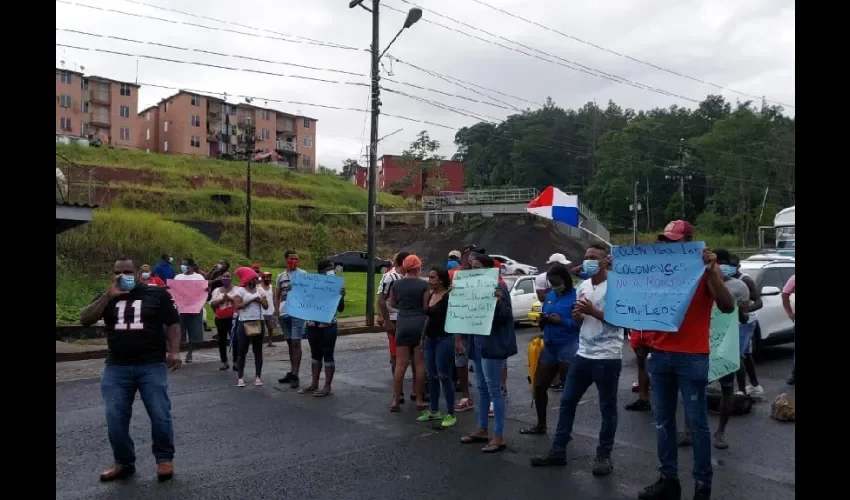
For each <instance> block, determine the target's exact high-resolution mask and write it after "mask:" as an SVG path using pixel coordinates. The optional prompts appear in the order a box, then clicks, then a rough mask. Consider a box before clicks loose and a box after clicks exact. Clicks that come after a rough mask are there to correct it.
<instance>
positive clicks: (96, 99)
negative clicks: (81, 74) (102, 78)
mask: <svg viewBox="0 0 850 500" xmlns="http://www.w3.org/2000/svg"><path fill="white" fill-rule="evenodd" d="M89 102H92V103H94V104H105V105H107V106H109V103H110V102H111V96H110V95H109V91H108V90H99V89H92V90H90V91H89Z"/></svg>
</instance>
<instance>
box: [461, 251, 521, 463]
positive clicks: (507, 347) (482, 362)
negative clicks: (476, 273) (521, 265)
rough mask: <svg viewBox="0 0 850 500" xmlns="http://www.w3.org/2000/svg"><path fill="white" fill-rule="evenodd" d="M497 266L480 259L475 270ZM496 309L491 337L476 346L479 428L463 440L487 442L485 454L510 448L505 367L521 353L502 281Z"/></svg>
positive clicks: (487, 258) (477, 338) (476, 340)
mask: <svg viewBox="0 0 850 500" xmlns="http://www.w3.org/2000/svg"><path fill="white" fill-rule="evenodd" d="M493 267H495V266H494V262H493V259H492V258H491V257H490V256H487V255H476V256H475V257H474V261H473V268H475V269H488V268H493ZM494 296H495V297H496V307H495V311H494V314H493V323H492V325H491V327H490V335H476V336H475V338H474V340H473V343H474V345H475V349H476V351H477V353H478V359H476V360H474V361H473V363H474V364H475V385H476V387H477V388H478V412H477V417H478V428H477V429H476V430H475V431H473V432H472V433H471V434H469V435H467V436H464V437H463V438H461V443H479V442H486V443H487V446H485V447H484V448H482V449H481V451H483V452H484V453H497V452H500V451H502V450H504V449H505V448H506V445H505V436H504V433H505V411H506V407H505V397H504V393H503V392H502V383H501V375H502V367H503V365H504V363H505V362H506V361H507V359H508V358H509V357H511V356H513V355H515V354H516V353H517V352H518V351H517V345H516V334H515V333H514V318H513V309H512V308H511V296H510V293H509V292H508V288H507V287H506V286H505V284H504V281H501V280H500V281H499V283H498V284H497V286H496V290H495V292H494ZM491 401H492V402H493V407H494V411H495V415H494V426H493V427H494V429H493V436H492V438H491V437H490V435H489V431H488V428H487V427H488V425H487V423H488V416H487V410H488V409H489V407H490V402H491Z"/></svg>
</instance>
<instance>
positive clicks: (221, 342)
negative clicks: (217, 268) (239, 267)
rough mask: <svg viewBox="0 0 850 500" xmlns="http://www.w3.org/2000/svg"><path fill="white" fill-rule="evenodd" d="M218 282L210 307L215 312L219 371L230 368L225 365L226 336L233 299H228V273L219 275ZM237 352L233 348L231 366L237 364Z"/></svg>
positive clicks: (230, 288)
mask: <svg viewBox="0 0 850 500" xmlns="http://www.w3.org/2000/svg"><path fill="white" fill-rule="evenodd" d="M219 282H220V283H221V286H219V287H218V288H216V289H215V290H213V292H212V300H211V301H210V306H212V308H213V310H214V311H215V329H216V332H217V333H218V337H217V340H218V355H219V358H221V367H220V368H219V370H227V369H228V368H230V365H229V364H227V346H228V336H229V335H230V331H231V329H232V328H233V299H232V298H231V297H230V294H231V293H232V292H233V278H232V276H231V274H230V272H228V271H225V272H224V273H223V274H221V275H220V278H219ZM236 345H238V344H236ZM237 352H238V350H237V348H234V349H233V366H236V364H237V362H236V361H237V360H236V357H237V356H236V355H237Z"/></svg>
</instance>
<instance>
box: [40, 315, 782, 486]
mask: <svg viewBox="0 0 850 500" xmlns="http://www.w3.org/2000/svg"><path fill="white" fill-rule="evenodd" d="M535 333H536V330H535V329H523V330H520V331H518V341H519V344H520V354H519V355H517V356H514V357H513V358H511V359H510V360H509V370H508V373H509V381H508V390H509V398H508V419H507V423H506V430H505V436H506V442H507V444H508V449H507V450H506V451H505V452H503V453H500V454H496V455H485V454H483V453H481V451H480V446H476V445H462V444H461V443H460V437H461V436H462V435H463V434H464V433H465V432H469V431H471V430H473V429H474V428H475V415H474V411H468V412H464V413H461V414H459V415H458V425H457V426H455V427H454V428H451V429H448V430H436V429H434V428H432V427H431V426H430V425H425V424H420V423H418V422H416V420H415V417H416V416H417V412H416V411H415V408H414V405H412V404H411V403H410V402H408V403H406V404H405V405H404V406H403V407H402V411H401V413H398V414H391V413H389V411H388V405H389V402H390V392H391V389H390V386H391V381H390V378H389V367H388V352H387V349H386V346H385V340H383V341H382V340H381V338H380V335H373V336H372V337H365V336H364V337H362V338H361V339H360V340H354V339H353V338H354V337H361V336H352V337H350V338H341V339H340V346H341V348H340V349H338V351H339V352H338V355H337V373H336V378H335V380H334V394H333V395H332V396H330V397H327V398H313V397H310V396H304V395H299V394H297V391H294V390H292V389H290V388H289V387H288V386H287V387H284V386H281V385H279V384H277V379H278V378H279V377H281V376H282V375H283V374H284V373H285V372H286V371H287V370H288V367H289V363H288V361H284V360H285V359H286V356H285V354H281V351H280V350H276V351H275V350H273V351H271V352H270V353H269V354H270V355H269V356H267V360H266V363H265V368H264V373H265V375H264V377H263V378H264V381H265V382H266V385H265V387H254V386H252V385H250V382H251V380H252V378H251V377H250V376H249V377H246V379H247V381H248V382H249V387H247V388H244V389H239V388H236V387H235V382H236V380H235V375H234V374H233V372H232V371H227V372H220V371H218V361H217V352H216V351H215V350H208V351H203V352H201V353H196V356H195V357H196V360H197V361H196V362H195V363H193V364H191V365H184V367H183V368H182V369H181V370H179V371H178V372H176V373H174V374H173V375H172V376H171V379H170V381H169V384H170V393H171V401H172V408H173V419H174V434H175V440H176V448H177V454H176V457H175V471H176V472H175V477H174V479H173V480H172V481H170V482H167V483H158V482H157V480H156V477H155V473H154V471H155V464H154V460H153V456H152V455H151V453H150V444H151V443H150V422H149V420H148V418H147V415H146V414H145V411H144V407H143V405H142V403H141V401H140V400H138V397H137V401H136V404H135V406H134V409H135V412H134V413H135V414H134V418H133V423H132V428H131V433H132V435H133V438H134V440H135V443H136V453H137V456H138V461H137V469H138V471H137V473H136V476H135V477H134V478H131V479H129V480H127V481H125V482H118V483H110V484H101V483H100V482H99V481H98V474H99V473H100V472H101V471H102V470H103V469H105V468H106V467H108V466H109V465H111V463H112V453H111V449H110V447H109V443H108V440H107V435H106V424H105V420H104V409H103V404H102V401H101V396H100V388H99V378H98V375H97V371H98V370H97V366H100V365H102V361H82V362H74V363H61V364H57V383H56V498H57V499H82V498H85V499H91V500H94V499H114V498H122V499H125V500H131V499H149V498H161V499H166V498H180V499H205V500H208V499H229V498H240V499H252V500H253V499H299V500H301V499H358V500H367V499H375V500H377V499H394V500H395V499H398V498H405V499H413V500H417V499H423V500H424V499H436V498H439V499H445V500H452V499H469V498H487V499H490V500H499V499H504V500H519V499H538V498H539V499H549V498H552V499H554V498H564V497H568V498H573V499H600V500H601V499H611V500H617V499H626V498H637V492H638V491H639V490H640V489H641V488H643V487H644V486H646V485H647V484H649V483H651V482H653V481H654V480H655V479H656V476H657V472H656V468H657V465H658V464H657V458H656V452H655V442H656V441H655V429H654V426H653V423H652V415H651V414H649V413H632V412H627V411H625V410H622V406H623V405H625V404H626V403H628V402H630V401H631V400H632V398H633V397H634V395H633V394H632V392H631V384H632V382H633V381H634V380H635V377H636V366H635V361H634V355H633V354H632V353H631V351H630V349H628V346H627V345H626V348H625V349H624V362H623V372H622V376H621V379H620V394H619V405H620V409H621V410H620V413H619V424H618V428H617V440H616V445H615V448H614V455H613V460H614V465H615V469H614V472H613V473H612V474H611V475H610V476H608V477H606V478H595V477H593V476H592V475H591V472H590V471H591V460H592V459H593V457H594V455H595V447H596V440H597V435H598V432H599V410H598V403H597V396H596V393H595V389H594V388H591V389H590V390H589V391H588V393H587V394H586V395H585V397H584V400H583V401H582V403H581V405H580V406H579V410H578V414H577V417H576V426H575V431H574V434H573V437H574V440H573V441H572V442H571V443H570V445H569V447H568V451H567V453H568V455H567V457H568V460H569V464H568V465H567V467H564V468H547V469H532V468H531V467H530V466H529V457H531V456H533V455H535V454H538V453H542V452H545V451H546V450H547V447H548V445H549V442H550V437H549V436H521V435H520V434H519V432H518V431H519V429H520V427H524V426H528V425H530V424H532V423H534V420H535V417H534V415H535V413H534V409H533V408H532V407H531V406H530V389H529V385H528V382H527V381H526V375H527V368H526V365H527V358H526V353H525V347H526V344H527V342H528V340H530V339H531V337H532V336H533V335H534V334H535ZM366 338H371V339H372V341H371V342H367V341H364V340H363V339H366ZM305 346H306V342H305ZM346 346H347V347H346ZM792 352H793V350H792V346H782V347H776V348H773V349H770V350H768V351H767V352H766V354H765V356H764V359H763V360H762V361H760V363H759V365H758V375H759V379H760V382H761V384H762V386H764V388H765V394H766V400H765V402H762V403H760V404H758V405H757V406H756V407H755V409H754V410H753V412H752V413H750V414H749V415H745V416H740V417H733V418H732V421H731V422H730V424H729V428H728V430H727V440H728V442H729V445H730V447H729V449H727V450H716V449H714V450H713V453H712V458H713V462H714V494H713V498H716V499H729V500H735V499H745V498H746V499H751V498H765V499H771V500H783V499H793V498H794V497H795V424H793V423H783V422H777V421H775V420H773V419H772V418H770V401H772V400H773V398H775V397H776V396H777V395H779V394H781V393H782V392H789V390H793V388H789V387H788V386H786V385H785V379H786V377H787V376H788V374H789V371H790V369H791V364H792V357H791V356H792ZM305 359H306V360H307V362H306V363H303V366H302V369H301V370H302V380H303V379H304V376H305V373H306V370H307V369H308V367H309V357H308V356H306V355H305ZM247 373H253V362H252V360H251V359H249V360H248V365H247V366H246V374H247ZM69 378H76V380H70V381H66V379H69ZM305 385H306V384H305ZM406 387H407V388H409V382H408V383H407V384H406ZM559 396H560V393H557V392H550V403H549V428H550V433H551V432H552V430H554V427H555V424H556V422H557V406H558V398H559ZM680 413H681V408H680ZM709 419H710V425H711V428H712V431H713V430H715V429H716V428H717V417H716V416H710V417H709ZM679 421H680V422H681V421H682V420H681V415H680V420H679ZM491 422H492V420H491ZM691 456H692V455H691V451H690V450H689V449H682V450H680V453H679V457H680V464H679V467H680V476H681V478H682V482H683V491H684V496H683V498H690V496H691V495H692V491H693V486H692V480H691V478H690V470H691Z"/></svg>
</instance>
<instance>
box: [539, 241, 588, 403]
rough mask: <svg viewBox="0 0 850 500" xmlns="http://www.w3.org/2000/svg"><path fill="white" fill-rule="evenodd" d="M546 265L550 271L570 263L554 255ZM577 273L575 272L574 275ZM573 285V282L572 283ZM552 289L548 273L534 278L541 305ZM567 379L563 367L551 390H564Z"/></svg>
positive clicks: (561, 256)
mask: <svg viewBox="0 0 850 500" xmlns="http://www.w3.org/2000/svg"><path fill="white" fill-rule="evenodd" d="M546 264H550V269H551V266H552V265H562V266H569V265H570V261H569V260H567V257H566V256H564V254H562V253H553V254H552V255H550V256H549V260H547V261H546ZM580 268H581V266H578V267H577V268H576V270H580ZM575 272H576V271H575V270H574V271H573V273H575ZM570 283H571V284H572V281H570ZM551 289H552V287H551V286H550V285H549V281H548V280H547V279H546V273H545V272H543V273H540V274H538V275H537V277H536V278H534V292H535V293H536V294H537V300H539V301H540V303H541V304H543V302H545V301H546V294H547V293H549V290H551ZM566 378H567V371H566V365H563V368H562V369H561V370H559V372H558V374H557V375H556V376H555V378H554V379H552V383H551V384H550V385H549V388H550V389H554V390H556V391H560V390H563V388H564V380H565V379H566Z"/></svg>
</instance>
